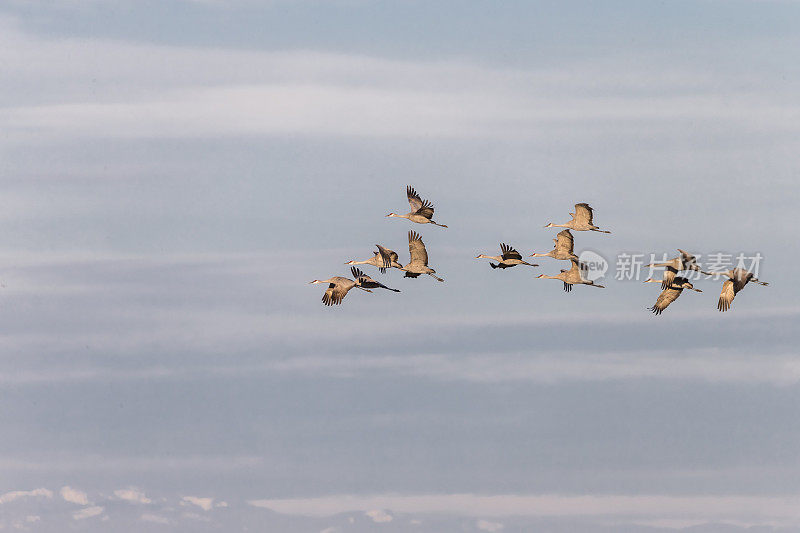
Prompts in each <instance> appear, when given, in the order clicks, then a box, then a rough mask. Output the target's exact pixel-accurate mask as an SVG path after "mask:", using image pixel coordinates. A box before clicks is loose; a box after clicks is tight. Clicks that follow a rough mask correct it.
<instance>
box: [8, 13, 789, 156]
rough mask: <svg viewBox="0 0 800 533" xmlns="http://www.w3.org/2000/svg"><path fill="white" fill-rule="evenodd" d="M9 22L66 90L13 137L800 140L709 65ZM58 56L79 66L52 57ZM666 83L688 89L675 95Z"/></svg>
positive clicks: (14, 111) (26, 114) (17, 119)
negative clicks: (482, 59) (518, 60)
mask: <svg viewBox="0 0 800 533" xmlns="http://www.w3.org/2000/svg"><path fill="white" fill-rule="evenodd" d="M3 25H4V26H5V28H6V29H7V31H6V32H5V37H4V38H3V39H2V41H0V44H3V47H2V49H4V50H6V52H5V53H4V54H2V53H0V58H2V59H3V60H4V69H5V71H6V73H7V75H8V76H9V77H11V78H12V79H14V80H15V82H14V83H15V84H17V87H18V88H21V87H24V86H26V85H27V86H28V87H30V88H32V89H36V88H38V87H42V86H49V85H51V84H48V83H43V82H44V81H46V80H47V79H54V78H55V77H58V79H59V81H60V83H59V84H58V88H59V90H60V93H59V97H58V100H60V101H58V102H53V100H54V99H53V98H52V97H51V96H52V95H45V94H40V95H39V98H38V101H31V99H30V96H29V95H30V94H31V91H22V90H17V91H15V93H14V94H18V95H19V94H23V95H25V99H26V100H27V101H25V102H22V101H21V102H19V103H18V104H16V105H13V104H12V105H9V106H7V107H5V108H3V109H0V125H2V127H3V128H4V130H5V131H6V132H7V137H8V138H11V139H14V138H17V139H20V140H36V141H41V140H47V139H61V140H63V139H66V138H67V137H70V138H74V137H76V136H77V137H104V138H107V137H138V138H162V137H220V136H241V135H287V134H292V135H298V134H299V135H308V136H372V137H374V136H384V137H398V136H399V137H416V136H418V135H419V132H421V131H424V132H425V135H426V137H429V138H430V137H448V138H481V139H486V138H497V139H519V138H527V139H534V138H542V139H544V138H547V136H550V135H552V134H553V132H554V131H556V130H557V129H558V128H559V127H563V126H568V127H569V128H571V130H572V131H571V134H572V135H579V134H580V132H581V131H583V132H591V131H593V130H596V129H597V128H598V126H599V127H600V129H603V128H605V127H606V126H607V125H608V124H610V123H614V124H615V125H616V127H617V128H627V129H629V130H630V131H631V132H643V131H645V130H650V131H651V133H652V129H653V127H654V125H655V124H659V123H661V124H668V125H670V124H671V125H674V124H687V123H690V122H691V123H693V124H695V125H697V124H699V123H707V124H716V127H718V128H720V129H721V128H723V127H724V126H723V125H725V124H727V125H733V124H736V125H737V127H739V128H746V129H750V130H753V131H755V130H762V129H763V128H764V126H765V124H766V123H769V124H770V126H771V127H773V128H779V129H781V130H784V131H789V130H791V131H796V130H797V126H796V124H797V120H796V119H797V118H798V116H800V106H797V105H795V104H794V103H793V100H792V99H791V98H790V97H785V98H780V97H778V98H776V97H775V95H772V97H769V98H767V97H765V96H764V94H763V92H760V91H759V90H757V89H755V88H752V89H747V90H742V89H741V88H739V89H736V90H733V89H730V90H729V91H728V94H727V97H726V99H725V100H724V101H723V100H721V99H720V97H719V96H720V95H719V90H720V87H721V86H724V84H723V83H721V82H722V81H723V80H725V79H726V76H727V74H726V73H724V72H722V71H713V69H712V70H711V71H710V70H709V69H708V66H707V65H705V64H704V65H702V66H701V65H676V66H667V65H663V64H659V68H653V66H652V64H651V63H649V62H648V61H646V58H638V60H633V61H630V60H629V61H627V62H626V63H625V65H624V68H621V67H620V65H618V64H617V65H616V66H612V65H603V64H600V65H597V64H592V63H576V64H572V65H570V68H569V69H565V68H561V67H559V68H546V69H542V68H539V69H531V70H521V69H508V68H497V67H495V68H492V67H488V66H484V65H476V64H469V63H467V62H458V61H449V62H436V61H430V62H410V61H398V60H392V59H384V58H379V57H368V56H363V55H346V54H331V53H321V52H314V51H291V52H269V51H261V52H259V51H237V50H220V49H209V48H196V49H191V48H182V47H170V46H154V45H132V44H122V43H117V42H111V41H96V40H84V41H82V40H78V39H64V40H61V41H58V40H56V41H53V40H44V39H41V38H39V37H36V36H32V35H28V34H26V33H24V32H22V31H20V30H19V29H18V28H17V27H16V25H15V24H14V23H13V22H12V21H9V20H6V21H5V22H4V24H3ZM59 57H69V58H70V61H69V62H61V63H59V62H57V61H54V59H55V58H59ZM59 64H61V65H64V66H61V67H55V68H54V65H59ZM36 65H47V68H46V69H45V68H37V67H36ZM93 76H97V77H99V78H101V79H103V80H108V82H107V83H110V84H111V87H106V90H105V91H104V92H103V95H104V96H103V98H102V100H103V101H97V100H98V96H97V93H96V91H93V90H91V88H88V89H87V87H86V86H85V83H84V82H83V80H85V79H86V78H87V77H93ZM739 82H740V83H739V85H738V86H739V87H741V80H740V79H739ZM668 87H669V88H672V89H678V88H679V89H680V90H676V91H675V92H676V93H679V94H671V95H667V96H665V92H666V91H665V89H666V88H668ZM754 87H756V84H754ZM33 92H34V93H35V92H36V91H35V90H33ZM786 94H787V95H789V94H790V93H786ZM576 123H579V124H581V127H580V128H577V129H576V128H574V126H575V124H576ZM544 126H547V129H546V130H543V127H544ZM670 127H672V126H670Z"/></svg>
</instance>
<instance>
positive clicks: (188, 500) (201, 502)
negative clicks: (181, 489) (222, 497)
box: [181, 496, 214, 511]
mask: <svg viewBox="0 0 800 533" xmlns="http://www.w3.org/2000/svg"><path fill="white" fill-rule="evenodd" d="M181 505H196V506H197V507H199V508H201V509H202V510H204V511H210V510H211V509H212V508H213V507H214V498H201V497H198V496H184V497H183V498H181Z"/></svg>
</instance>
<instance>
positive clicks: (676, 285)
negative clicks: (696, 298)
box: [645, 276, 703, 315]
mask: <svg viewBox="0 0 800 533" xmlns="http://www.w3.org/2000/svg"><path fill="white" fill-rule="evenodd" d="M662 282H663V280H660V279H653V278H650V279H647V280H645V283H662ZM662 287H663V285H662ZM683 289H691V290H693V291H695V292H703V291H701V290H700V289H695V288H694V285H692V284H691V283H690V282H689V280H688V279H686V278H682V277H680V276H677V277H674V278H673V279H672V282H671V283H670V284H669V286H667V288H665V289H663V290H662V291H661V294H659V295H658V298H657V299H656V303H655V305H653V307H648V308H647V309H648V310H650V311H652V312H653V313H655V314H656V315H660V314H661V313H662V312H663V311H664V309H666V308H667V307H669V304H671V303H672V302H674V301H675V300H677V299H678V296H680V295H681V293H682V292H683Z"/></svg>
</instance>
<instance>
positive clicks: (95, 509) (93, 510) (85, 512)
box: [72, 505, 104, 520]
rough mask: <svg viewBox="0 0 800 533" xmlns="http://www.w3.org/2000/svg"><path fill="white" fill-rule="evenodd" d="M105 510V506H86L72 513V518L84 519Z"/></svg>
mask: <svg viewBox="0 0 800 533" xmlns="http://www.w3.org/2000/svg"><path fill="white" fill-rule="evenodd" d="M103 511H104V509H103V507H100V506H99V505H94V506H92V507H84V508H83V509H81V510H79V511H75V512H73V513H72V518H73V519H75V520H84V519H86V518H92V517H94V516H98V515H100V514H102V513H103Z"/></svg>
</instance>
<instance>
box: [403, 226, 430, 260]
mask: <svg viewBox="0 0 800 533" xmlns="http://www.w3.org/2000/svg"><path fill="white" fill-rule="evenodd" d="M408 253H409V254H411V262H412V263H417V264H420V265H423V266H428V251H427V250H426V249H425V243H423V242H422V238H421V237H420V236H419V234H418V233H417V232H416V231H413V230H412V231H409V232H408Z"/></svg>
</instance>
